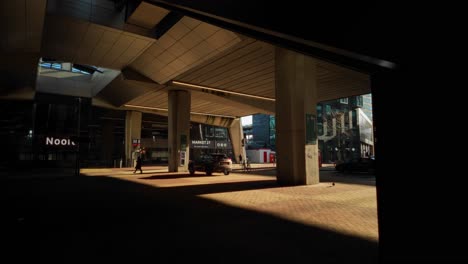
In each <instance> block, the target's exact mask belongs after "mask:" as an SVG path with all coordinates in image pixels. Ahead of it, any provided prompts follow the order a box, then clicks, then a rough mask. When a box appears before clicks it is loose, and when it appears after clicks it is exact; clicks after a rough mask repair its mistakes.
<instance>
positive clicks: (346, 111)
mask: <svg viewBox="0 0 468 264" xmlns="http://www.w3.org/2000/svg"><path fill="white" fill-rule="evenodd" d="M243 129H244V137H245V138H246V139H247V140H246V142H247V149H251V150H253V149H255V150H257V149H271V150H273V151H275V150H276V132H275V130H276V122H275V116H272V115H271V116H270V115H265V114H257V115H253V116H252V126H244V127H243ZM317 134H318V144H319V150H320V152H321V155H322V160H323V161H324V162H336V161H343V160H348V159H352V158H357V157H366V156H373V155H374V143H373V142H374V139H373V126H372V96H371V94H366V95H358V96H352V97H348V98H341V99H337V100H331V101H325V102H320V103H318V104H317Z"/></svg>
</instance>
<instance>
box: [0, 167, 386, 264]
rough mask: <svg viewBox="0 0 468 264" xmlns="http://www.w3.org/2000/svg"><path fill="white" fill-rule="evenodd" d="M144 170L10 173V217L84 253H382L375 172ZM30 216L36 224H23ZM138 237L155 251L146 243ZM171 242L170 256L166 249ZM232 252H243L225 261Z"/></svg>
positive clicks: (368, 259) (329, 257)
mask: <svg viewBox="0 0 468 264" xmlns="http://www.w3.org/2000/svg"><path fill="white" fill-rule="evenodd" d="M256 165H257V166H256ZM143 172H144V173H143V174H139V173H136V174H133V169H131V168H122V169H82V170H81V173H82V176H78V177H64V178H63V179H54V180H47V179H44V180H43V181H40V180H39V179H35V180H34V179H33V180H23V181H8V183H10V185H11V187H12V188H9V189H8V191H7V199H9V200H10V201H9V202H10V203H11V204H13V205H14V206H13V207H10V208H12V209H11V210H9V211H8V212H9V215H8V216H9V217H10V219H9V220H10V222H11V224H13V225H14V227H15V228H17V229H18V232H19V234H22V235H23V236H26V239H28V238H29V239H32V240H33V241H36V240H37V241H36V242H37V243H40V244H41V245H43V246H46V245H47V247H54V246H58V248H59V249H60V250H62V251H63V250H64V252H63V254H65V255H68V254H76V253H77V252H75V250H76V249H77V248H82V247H83V244H81V243H89V244H88V245H86V246H84V248H85V254H84V256H89V257H96V255H97V256H99V257H103V256H106V255H108V254H114V255H112V256H111V257H110V258H111V259H113V258H114V257H116V256H119V255H123V257H132V256H135V257H137V258H145V259H146V258H150V259H153V258H156V259H157V258H162V262H164V263H170V262H177V261H182V259H184V258H185V257H187V258H189V256H188V255H184V254H191V255H192V258H194V259H197V258H200V260H202V259H205V260H213V261H214V260H215V259H217V260H219V261H220V262H226V261H228V260H236V259H237V257H238V258H244V257H249V258H251V259H256V258H258V259H259V260H260V259H263V260H265V261H268V260H272V261H273V260H279V259H284V260H285V261H289V263H291V262H292V263H294V262H300V261H299V259H303V258H311V261H310V262H311V263H312V262H314V261H312V260H313V259H316V260H317V263H323V262H327V263H329V262H335V263H342V261H345V262H350V261H358V262H360V263H375V262H376V261H377V244H378V232H377V209H376V205H377V203H376V189H375V179H374V177H373V176H369V175H341V174H339V173H336V172H335V171H333V170H327V169H324V170H321V183H320V184H318V185H309V186H291V187H280V186H278V185H277V184H276V178H275V173H276V171H275V169H274V167H273V166H272V165H268V166H267V165H260V164H253V166H252V170H250V171H248V172H243V171H242V170H241V169H240V167H239V168H236V166H234V172H232V173H231V174H230V175H228V176H225V175H223V174H222V173H214V174H213V176H206V175H204V174H203V173H196V175H194V176H190V175H189V174H188V173H168V172H167V167H163V166H154V167H143ZM106 179H107V180H106ZM125 182H127V184H125ZM138 186H140V187H138ZM2 197H3V196H2ZM28 224H29V226H28ZM25 226H28V227H29V229H28V230H29V231H33V232H31V233H30V234H29V233H22V232H21V230H22V228H24V227H25ZM36 228H37V230H36ZM31 229H33V230H31ZM119 232H121V233H122V235H118V234H119ZM31 234H35V235H42V237H41V236H39V237H36V236H33V237H31V236H30V235H31ZM70 235H71V237H69V236H70ZM20 237H21V236H20ZM122 238H125V241H121V239H122ZM60 239H62V240H64V241H63V242H64V243H65V244H61V242H60V241H59V240H60ZM75 239H76V241H75ZM93 239H94V240H93ZM95 240H96V241H95ZM114 240H115V241H114ZM78 241H80V242H78ZM117 241H120V242H119V244H118V245H116V243H117ZM67 243H68V244H70V246H67V245H66V244H67ZM76 243H80V244H79V245H78V244H76ZM103 243H107V244H103ZM161 243H164V244H165V245H164V246H159V247H156V246H155V245H160V244H161ZM166 243H168V244H166ZM20 244H21V243H20ZM136 245H140V246H141V249H144V250H145V252H144V253H142V252H140V253H137V252H138V247H137V248H135V246H136ZM96 248H98V249H99V248H102V249H103V250H104V251H105V252H101V253H99V252H96V250H98V249H96ZM161 249H164V251H165V252H166V255H165V256H158V254H161V253H162V254H164V253H163V252H161ZM175 249H178V250H179V251H181V252H184V253H182V255H177V253H176V252H175V251H174V250H175ZM41 250H44V248H41ZM45 250H46V252H49V251H48V250H52V249H51V248H49V249H45ZM89 250H91V251H89ZM152 250H153V251H154V252H153V251H152ZM200 250H202V251H200ZM203 250H207V251H208V252H204V251H203ZM125 252H126V253H125ZM156 252H159V253H158V254H156ZM228 252H229V254H231V253H232V254H236V256H237V257H236V256H230V257H228V258H227V259H224V261H223V259H222V258H223V257H227V256H224V255H225V254H227V253H228ZM153 254H156V255H153ZM174 254H175V255H174ZM46 255H48V254H46ZM108 257H109V256H108ZM219 258H221V259H219Z"/></svg>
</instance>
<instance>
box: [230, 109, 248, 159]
mask: <svg viewBox="0 0 468 264" xmlns="http://www.w3.org/2000/svg"><path fill="white" fill-rule="evenodd" d="M228 129H229V136H230V137H231V144H232V150H233V152H234V159H235V160H236V161H237V163H239V155H242V160H245V157H246V154H245V147H244V146H242V139H243V138H244V130H242V124H241V119H240V118H236V119H234V120H233V122H232V124H231V126H230V127H229V128H228Z"/></svg>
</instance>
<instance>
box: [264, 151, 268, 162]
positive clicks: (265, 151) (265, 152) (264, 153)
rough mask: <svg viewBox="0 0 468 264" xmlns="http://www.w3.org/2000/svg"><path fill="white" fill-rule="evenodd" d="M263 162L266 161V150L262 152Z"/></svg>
mask: <svg viewBox="0 0 468 264" xmlns="http://www.w3.org/2000/svg"><path fill="white" fill-rule="evenodd" d="M263 163H267V153H266V151H264V152H263Z"/></svg>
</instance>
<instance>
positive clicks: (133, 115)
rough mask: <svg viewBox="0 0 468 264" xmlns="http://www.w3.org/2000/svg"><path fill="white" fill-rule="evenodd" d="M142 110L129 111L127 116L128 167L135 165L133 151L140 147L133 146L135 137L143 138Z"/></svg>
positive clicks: (126, 157)
mask: <svg viewBox="0 0 468 264" xmlns="http://www.w3.org/2000/svg"><path fill="white" fill-rule="evenodd" d="M141 115H142V114H141V112H137V111H127V115H126V116H125V159H126V164H127V167H133V158H134V157H133V156H132V153H133V152H134V151H135V150H136V149H137V148H138V147H133V140H134V139H141Z"/></svg>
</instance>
